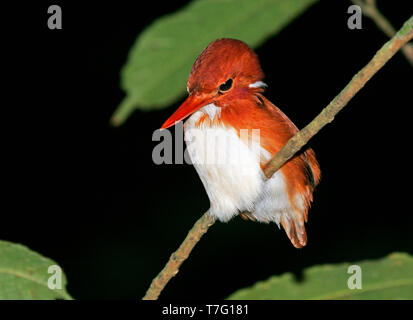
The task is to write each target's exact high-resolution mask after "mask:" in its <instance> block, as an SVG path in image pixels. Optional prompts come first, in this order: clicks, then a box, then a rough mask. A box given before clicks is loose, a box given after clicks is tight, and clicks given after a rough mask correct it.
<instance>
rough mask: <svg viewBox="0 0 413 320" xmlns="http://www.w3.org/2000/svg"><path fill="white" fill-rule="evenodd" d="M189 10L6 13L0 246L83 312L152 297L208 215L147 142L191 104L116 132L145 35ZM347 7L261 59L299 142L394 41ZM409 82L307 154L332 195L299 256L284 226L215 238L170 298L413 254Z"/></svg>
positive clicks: (328, 10)
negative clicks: (17, 254) (8, 244)
mask: <svg viewBox="0 0 413 320" xmlns="http://www.w3.org/2000/svg"><path fill="white" fill-rule="evenodd" d="M186 3H187V1H168V2H164V3H160V2H155V1H151V2H135V3H134V5H132V4H129V3H127V2H121V1H116V2H111V3H105V4H103V3H98V2H96V3H92V2H91V3H88V4H84V3H82V4H81V3H80V2H79V3H77V4H76V3H73V2H62V1H54V2H50V3H49V2H45V3H43V4H31V5H30V6H25V5H21V7H19V8H18V9H17V11H4V12H3V14H4V15H9V16H10V17H12V18H13V19H14V20H13V22H11V23H10V24H9V25H8V27H7V28H6V29H4V31H5V34H6V37H7V40H9V42H7V43H6V44H5V45H4V49H3V51H4V52H6V53H7V54H9V56H8V58H7V60H5V62H6V64H7V67H9V68H10V70H11V71H12V72H11V73H10V74H9V75H8V76H7V77H6V76H5V78H6V80H7V85H6V86H5V87H4V89H5V90H4V95H5V96H8V97H10V101H7V102H6V101H5V100H4V103H3V117H2V120H3V131H4V134H3V139H2V140H3V144H2V145H3V148H2V158H3V161H4V164H3V174H2V176H3V179H2V181H3V192H2V210H1V222H0V239H4V240H8V241H13V242H18V243H22V244H24V245H27V246H29V247H30V248H31V249H33V250H35V251H38V252H40V253H41V254H43V255H45V256H47V257H50V258H52V259H54V260H55V261H57V262H58V263H59V264H60V265H61V266H62V267H63V269H64V271H65V273H66V275H67V277H68V283H69V284H68V290H69V292H70V293H71V294H72V296H73V297H74V298H77V299H139V298H141V297H142V296H143V295H144V293H145V291H146V289H147V287H148V286H149V284H150V281H151V279H152V278H153V277H155V276H156V275H157V273H158V272H159V271H160V270H161V269H162V268H163V266H164V264H165V263H166V261H167V259H168V258H169V255H170V254H171V253H172V252H173V251H174V250H175V249H176V248H177V247H178V246H179V244H180V243H181V241H182V240H183V239H184V237H185V235H186V233H187V231H188V230H189V229H190V228H191V226H192V225H193V223H194V222H195V221H196V220H197V219H198V218H199V217H200V215H201V214H202V213H203V212H205V211H206V210H207V209H208V205H209V201H208V198H207V195H206V193H205V191H204V189H203V186H202V184H201V181H200V180H199V178H198V176H197V174H196V172H195V170H194V168H193V167H192V166H190V165H160V166H158V165H155V164H154V163H153V162H152V149H153V148H154V146H155V145H156V144H157V142H153V141H152V133H153V131H154V130H155V129H158V128H159V127H160V125H162V123H163V122H164V121H165V120H166V119H167V118H168V117H169V115H170V114H171V113H172V112H173V110H175V109H176V108H177V107H178V106H179V104H180V103H181V102H182V101H183V99H184V97H182V99H181V100H180V101H177V103H176V104H175V105H172V106H170V107H169V108H167V109H164V110H162V111H154V112H140V111H137V112H135V113H134V115H133V116H132V117H131V118H130V119H129V120H128V121H127V122H126V124H125V125H123V126H122V127H119V128H113V127H111V126H110V125H109V118H110V116H111V114H112V112H113V111H114V110H115V108H116V106H117V105H118V103H119V102H120V101H121V100H122V98H123V96H124V93H123V92H122V91H121V90H120V88H119V70H120V68H121V67H122V65H123V64H124V62H125V59H126V56H127V53H128V50H129V48H130V47H131V45H132V44H133V42H134V40H135V38H136V36H137V35H138V34H139V33H140V32H141V31H142V30H143V28H145V27H146V26H147V25H148V24H149V23H150V22H151V21H153V19H155V18H157V17H159V16H161V15H164V14H167V13H172V12H174V11H175V10H177V9H179V8H181V7H182V6H184V5H185V4H186ZM51 4H59V5H61V7H62V11H63V29H62V30H49V29H48V28H47V18H48V15H47V8H48V6H49V5H51ZM378 4H379V7H380V9H381V10H382V12H383V13H384V14H385V15H386V16H387V17H388V18H389V20H390V21H391V22H392V24H393V25H394V26H395V28H396V29H398V28H399V27H400V26H401V25H402V23H403V22H404V21H405V20H407V19H408V17H409V16H410V15H411V14H412V12H413V10H412V6H411V4H410V6H409V1H378ZM349 5H350V2H348V1H326V0H324V1H320V2H319V3H318V4H316V5H314V6H313V7H311V8H310V9H309V10H308V11H307V12H306V13H304V14H303V15H302V16H301V17H299V18H298V19H297V20H296V21H295V22H294V23H293V24H291V25H290V26H288V27H287V28H285V29H284V30H283V31H282V32H281V33H280V34H278V35H276V36H274V37H272V38H270V39H268V41H267V42H266V43H265V44H263V45H262V46H260V47H259V48H257V50H256V52H257V53H258V55H259V57H260V61H261V64H262V68H263V70H264V72H265V74H266V78H265V82H266V83H267V84H268V85H269V88H268V90H267V93H266V96H267V97H268V98H269V99H270V100H271V101H273V102H274V103H275V104H276V105H278V106H279V107H280V108H281V109H282V110H283V111H284V112H285V113H286V114H287V115H288V116H289V117H290V118H291V119H292V120H293V121H294V122H295V123H296V125H297V126H298V127H299V128H302V127H303V126H305V125H306V124H307V123H308V122H310V121H311V120H312V119H313V118H314V117H315V116H316V115H317V114H318V113H319V112H320V111H321V109H322V108H323V107H325V106H326V105H327V104H328V102H329V101H330V100H331V99H332V98H334V96H335V95H336V94H338V93H339V92H340V90H341V89H342V88H343V87H344V86H345V85H346V84H347V82H348V81H349V80H350V79H351V77H352V76H353V75H354V74H355V73H356V72H357V71H358V70H359V69H360V68H362V67H363V66H364V65H365V64H366V63H367V62H368V61H369V60H370V58H371V57H372V56H373V55H374V53H375V52H376V51H377V50H378V49H379V48H380V47H381V46H382V44H383V43H384V42H386V41H387V40H388V38H387V37H386V36H385V35H384V34H383V33H382V32H381V31H380V30H378V29H377V27H376V26H375V25H374V23H373V22H371V21H370V20H369V19H368V18H365V17H363V28H362V30H349V29H348V28H347V19H348V17H349V14H347V8H348V6H349ZM217 10H219V8H217ZM17 13H19V14H21V15H19V14H17ZM23 20H24V21H23ZM23 22H24V27H22V26H23ZM19 26H20V27H21V28H19ZM205 45H207V43H206V44H205ZM412 72H413V69H412V68H411V66H410V65H409V64H408V62H407V61H406V59H405V58H404V56H403V55H402V54H401V53H398V54H396V56H395V57H394V58H393V59H392V60H391V61H390V62H389V63H387V64H386V65H385V66H384V68H383V69H382V70H380V71H379V72H378V74H376V75H375V76H374V77H373V79H372V80H371V81H369V82H368V83H367V85H366V86H365V88H363V89H362V90H361V91H360V92H359V93H358V94H357V95H356V96H355V97H354V98H353V99H352V100H351V102H350V103H349V104H348V106H347V107H346V108H345V109H344V110H343V111H342V112H341V113H340V114H339V115H338V116H337V117H336V119H335V121H334V122H333V123H332V124H330V125H328V126H327V127H326V128H324V129H323V130H322V131H321V132H320V133H319V134H318V135H317V136H315V137H314V138H313V139H312V140H311V142H310V145H311V146H312V147H313V148H314V150H315V151H316V154H317V157H318V160H319V162H320V165H321V169H322V180H321V184H320V185H319V187H318V188H317V190H316V192H315V195H314V196H315V201H314V203H313V206H312V209H311V210H310V216H309V223H308V224H307V231H308V236H309V242H308V245H307V246H306V247H305V248H304V249H301V250H297V249H295V248H294V247H293V246H292V245H291V244H290V242H289V240H288V238H287V237H286V235H285V234H284V231H279V230H278V228H277V227H276V226H275V225H264V224H258V223H252V222H245V221H243V220H242V219H240V218H239V217H237V218H235V219H234V220H232V221H231V222H230V223H227V224H223V223H217V224H216V225H214V226H213V227H212V228H211V229H210V230H209V232H208V233H207V234H206V236H205V237H204V238H203V239H202V240H201V241H200V242H199V243H198V245H197V246H196V248H195V249H194V251H193V253H192V254H191V256H190V258H189V259H188V260H187V261H186V262H185V263H184V264H183V266H182V267H181V270H180V272H179V274H178V275H177V276H176V277H175V278H174V279H172V281H171V282H170V283H169V284H168V286H167V287H166V289H165V290H164V292H163V293H162V296H161V298H162V299H171V298H174V299H203V298H209V299H222V298H225V297H227V296H228V295H229V294H231V293H232V292H234V291H235V290H237V289H239V288H243V287H245V286H250V285H252V284H253V283H255V282H256V281H258V280H265V279H267V278H268V277H270V276H271V275H277V274H281V273H284V272H293V273H294V274H295V275H296V277H297V281H305V278H304V277H303V273H302V271H303V269H305V268H307V267H309V266H312V265H315V264H323V263H336V262H344V261H357V260H360V259H375V258H380V257H383V256H385V255H387V254H389V253H391V252H395V251H404V252H410V253H413V246H412V245H413V236H412V232H411V229H412V222H413V217H412V212H411V205H410V203H411V199H412V196H411V185H410V180H411V173H410V171H411V157H410V155H409V153H408V150H409V149H410V137H409V134H408V133H409V132H410V130H409V129H410V126H411V119H410V112H409V111H410V110H409V109H410V108H411V107H412V100H411V99H412V98H411V92H412V88H413V86H412ZM185 85H186V84H185V83H182V86H183V87H185Z"/></svg>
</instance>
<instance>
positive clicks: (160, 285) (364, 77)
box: [143, 16, 413, 300]
mask: <svg viewBox="0 0 413 320" xmlns="http://www.w3.org/2000/svg"><path fill="white" fill-rule="evenodd" d="M412 37H413V16H412V17H410V19H409V20H407V21H406V22H405V24H404V25H403V27H402V28H401V29H400V30H399V31H398V32H397V34H396V35H395V36H394V37H393V38H392V39H391V40H390V41H388V42H386V43H385V44H384V45H383V47H382V48H381V49H380V50H379V51H377V53H376V54H375V55H374V57H373V59H371V60H370V62H369V63H368V64H367V65H366V66H365V67H364V68H363V69H361V70H360V71H359V72H358V73H357V74H356V75H355V76H354V77H353V78H352V79H351V81H350V82H349V83H348V84H347V86H346V87H345V88H344V89H343V90H342V91H341V92H340V93H339V94H338V95H337V96H336V97H335V98H334V99H333V100H332V101H331V102H330V104H329V105H328V106H327V107H326V108H324V109H323V111H321V113H320V114H319V115H318V116H317V117H316V118H315V119H314V120H313V121H311V122H310V123H309V124H308V125H307V126H306V127H305V128H304V129H302V130H301V131H299V132H298V133H297V134H295V135H294V136H293V137H292V138H291V139H290V140H289V141H288V142H287V143H286V144H285V146H284V147H283V148H282V149H281V150H280V152H278V153H277V154H276V155H275V157H274V158H272V159H271V160H270V162H269V163H268V164H267V165H266V167H265V168H264V173H265V175H266V176H267V177H268V178H270V177H271V176H272V175H273V174H274V173H275V172H276V171H277V170H278V169H279V168H281V166H282V165H283V164H284V163H285V162H286V161H288V159H290V158H291V157H293V156H294V154H295V153H296V152H298V151H299V150H300V149H301V148H302V147H303V146H304V145H305V144H306V143H307V142H308V141H309V140H310V139H311V138H312V137H313V136H314V135H315V134H316V133H317V132H318V131H320V129H321V128H323V127H324V126H325V125H326V124H327V123H330V122H331V121H333V119H334V117H335V115H336V114H337V113H338V112H339V111H340V110H341V109H343V108H344V107H345V106H346V104H347V103H348V102H349V101H350V99H351V98H352V97H353V96H354V95H355V94H356V93H357V92H358V91H359V90H360V89H361V88H363V87H364V85H365V84H366V82H367V81H368V80H369V79H370V78H371V77H372V76H373V75H374V74H375V73H376V72H377V71H378V70H380V68H381V67H383V65H384V64H385V63H386V62H387V61H388V60H389V59H390V58H391V57H392V56H393V55H394V54H395V53H396V52H397V51H398V50H399V49H400V48H401V47H402V46H403V45H404V44H405V43H406V42H407V41H409V40H410V39H412ZM214 222H215V218H214V217H212V216H211V215H210V214H209V213H208V212H206V213H205V214H204V215H203V216H202V217H201V218H200V219H199V220H198V221H197V222H196V223H195V225H194V226H193V228H192V229H191V230H190V231H189V232H188V235H187V236H186V238H185V240H184V241H183V242H182V244H181V245H180V246H179V248H178V250H177V251H175V252H174V253H173V254H172V255H171V257H170V258H169V261H168V263H167V264H166V266H165V267H164V268H163V270H162V271H161V272H160V273H159V274H158V276H157V277H156V278H154V279H153V281H152V283H151V286H150V287H149V289H148V291H147V292H146V295H145V296H144V297H143V299H144V300H156V299H157V298H158V297H159V295H160V293H161V292H162V290H163V289H164V287H165V286H166V284H167V283H168V281H169V280H170V279H171V278H172V277H173V276H175V275H176V274H177V273H178V271H179V267H180V266H181V264H182V263H183V262H184V261H185V260H186V259H187V258H188V256H189V254H190V253H191V250H192V249H193V248H194V246H195V245H196V244H197V242H198V241H199V240H200V239H201V237H202V236H203V235H204V234H205V233H206V232H207V231H208V228H209V227H210V226H212V225H213V224H214Z"/></svg>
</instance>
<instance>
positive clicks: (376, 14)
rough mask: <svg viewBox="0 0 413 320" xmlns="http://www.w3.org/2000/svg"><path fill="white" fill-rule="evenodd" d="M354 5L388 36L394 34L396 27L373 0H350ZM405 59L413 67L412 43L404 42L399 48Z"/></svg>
mask: <svg viewBox="0 0 413 320" xmlns="http://www.w3.org/2000/svg"><path fill="white" fill-rule="evenodd" d="M351 1H352V2H353V3H354V4H355V5H358V6H359V7H360V8H361V12H363V14H364V15H365V16H366V17H369V18H370V19H371V20H373V22H374V23H375V24H376V26H377V27H378V28H379V29H380V30H381V31H383V32H384V33H385V34H386V35H387V36H388V37H389V38H391V37H393V36H394V35H395V34H396V29H394V27H393V26H392V25H391V23H390V21H389V20H387V18H386V17H385V16H383V14H382V13H381V12H380V10H379V9H378V8H377V5H376V1H375V0H351ZM401 50H402V52H403V54H404V56H405V57H406V59H407V61H409V62H410V64H411V66H412V67H413V44H411V43H406V44H405V45H404V46H403V48H401Z"/></svg>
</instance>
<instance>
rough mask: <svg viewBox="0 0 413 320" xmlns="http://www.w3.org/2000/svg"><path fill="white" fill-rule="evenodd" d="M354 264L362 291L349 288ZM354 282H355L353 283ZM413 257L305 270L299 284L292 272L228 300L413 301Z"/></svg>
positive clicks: (257, 285) (322, 266)
mask: <svg viewBox="0 0 413 320" xmlns="http://www.w3.org/2000/svg"><path fill="white" fill-rule="evenodd" d="M351 265H358V266H360V268H361V287H362V288H361V289H349V287H348V280H349V278H350V277H352V276H353V275H355V273H354V271H352V272H351V273H348V268H349V266H351ZM351 283H353V282H352V281H351ZM412 298H413V258H412V257H411V256H409V255H408V254H405V253H393V254H390V255H389V256H387V257H384V258H382V259H379V260H367V261H360V262H354V263H341V264H335V265H321V266H314V267H311V268H308V269H307V270H305V272H304V275H303V280H302V281H301V282H297V281H296V280H295V279H294V276H293V275H292V274H291V273H286V274H283V275H281V276H273V277H271V278H270V279H268V280H266V281H263V282H258V283H256V284H255V285H253V286H252V287H251V288H245V289H241V290H238V291H236V292H235V293H233V294H232V295H231V296H229V298H228V299H245V300H252V299H256V300H261V299H265V300H270V299H271V300H287V299H311V300H313V299H315V300H323V299H340V300H344V299H345V300H347V299H355V300H364V299H412Z"/></svg>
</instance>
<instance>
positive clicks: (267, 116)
mask: <svg viewBox="0 0 413 320" xmlns="http://www.w3.org/2000/svg"><path fill="white" fill-rule="evenodd" d="M263 78H264V73H263V72H262V70H261V67H260V64H259V61H258V58H257V55H256V54H255V53H254V51H253V50H252V49H251V48H249V47H248V46H247V45H246V44H245V43H244V42H242V41H239V40H235V39H218V40H216V41H214V42H212V43H211V44H209V45H208V47H207V48H206V49H205V50H204V51H203V52H202V53H201V55H200V56H199V57H198V58H197V60H196V61H195V63H194V65H193V67H192V70H191V73H190V75H189V79H188V82H187V90H188V93H189V96H188V98H187V99H186V101H185V102H184V103H183V104H182V105H181V106H180V107H179V108H178V109H177V110H176V111H175V113H174V114H172V116H171V117H170V118H169V119H168V120H167V121H166V122H165V123H164V124H163V126H162V129H166V128H169V127H171V126H173V125H174V124H175V123H176V122H178V121H181V120H183V119H185V118H187V117H189V118H188V120H186V121H185V123H184V132H185V141H186V144H187V150H188V154H189V156H190V158H191V162H192V163H193V164H194V166H195V168H196V170H197V172H198V174H199V176H200V178H201V180H202V183H203V185H204V187H205V189H206V191H207V193H208V196H209V200H210V203H211V207H210V211H209V212H210V214H211V215H213V216H216V217H217V218H218V219H219V220H220V221H223V222H226V221H228V220H230V219H231V218H233V217H234V216H236V215H238V214H241V216H242V217H243V218H244V219H247V218H249V219H251V220H254V221H260V222H265V223H269V222H275V223H276V224H277V225H278V227H280V224H281V225H282V226H283V227H284V229H285V231H286V233H287V235H288V237H289V238H290V240H291V243H292V244H293V245H294V246H295V247H296V248H301V247H303V246H305V245H306V243H307V234H306V231H305V226H304V223H305V222H307V217H308V209H309V207H310V204H311V202H312V200H313V191H314V188H315V186H316V185H317V184H318V182H319V180H320V168H319V165H318V162H317V160H316V157H315V154H314V151H313V150H312V149H310V148H308V149H306V150H305V151H304V152H301V153H299V154H297V155H296V156H294V157H293V158H291V159H290V160H289V161H288V162H287V163H285V164H284V165H283V166H282V168H281V169H280V170H278V171H277V172H276V173H275V174H274V175H273V176H272V177H271V178H270V179H267V178H266V177H265V175H264V172H263V168H264V166H265V164H266V163H267V162H268V161H269V160H270V159H271V158H272V157H273V156H274V155H275V154H276V153H277V152H278V151H280V149H281V148H282V147H283V145H284V144H285V143H286V142H287V141H288V139H289V138H291V137H292V136H293V135H294V134H295V133H296V132H297V131H298V129H297V127H296V126H295V125H294V123H292V122H291V120H290V119H289V118H288V117H287V116H286V115H285V114H284V113H283V112H282V111H281V110H280V109H278V108H277V107H276V106H275V105H273V104H272V103H271V102H270V101H269V100H268V99H267V98H265V97H264V96H263V95H262V93H263V92H264V88H265V87H266V84H265V83H264V82H263V81H262V79H263ZM217 158H219V159H217Z"/></svg>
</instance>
